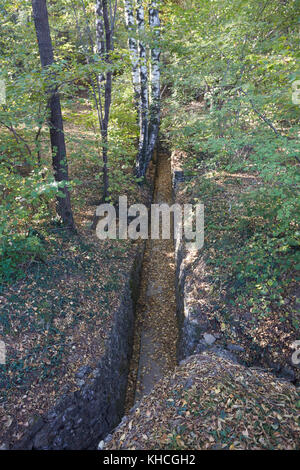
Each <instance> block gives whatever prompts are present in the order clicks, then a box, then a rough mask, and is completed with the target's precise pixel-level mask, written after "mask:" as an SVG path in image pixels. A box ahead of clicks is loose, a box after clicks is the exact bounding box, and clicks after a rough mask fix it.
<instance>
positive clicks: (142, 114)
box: [136, 0, 149, 177]
mask: <svg viewBox="0 0 300 470" xmlns="http://www.w3.org/2000/svg"><path fill="white" fill-rule="evenodd" d="M136 16H137V28H138V46H139V62H140V83H141V98H140V110H139V119H140V139H139V153H138V158H137V176H138V177H141V176H144V167H145V160H146V157H147V151H148V129H149V122H148V114H149V113H148V110H149V96H148V69H147V57H146V45H145V14H144V6H143V1H142V0H137V8H136Z"/></svg>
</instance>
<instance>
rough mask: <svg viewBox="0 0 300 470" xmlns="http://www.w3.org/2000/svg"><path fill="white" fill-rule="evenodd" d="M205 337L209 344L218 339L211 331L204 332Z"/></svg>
mask: <svg viewBox="0 0 300 470" xmlns="http://www.w3.org/2000/svg"><path fill="white" fill-rule="evenodd" d="M203 338H204V341H205V342H206V343H207V344H208V345H209V346H211V345H212V344H214V342H215V341H216V337H215V336H214V335H211V334H210V333H204V335H203Z"/></svg>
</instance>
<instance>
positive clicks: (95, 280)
mask: <svg viewBox="0 0 300 470" xmlns="http://www.w3.org/2000/svg"><path fill="white" fill-rule="evenodd" d="M74 110H76V111H74ZM74 113H75V117H74ZM88 113H89V106H88V105H87V104H86V105H84V106H83V105H82V104H80V103H76V102H75V103H74V104H73V108H72V109H66V110H65V116H66V118H67V119H66V124H65V131H66V135H68V137H69V139H70V144H69V146H68V149H67V150H68V151H69V152H73V153H76V150H77V149H76V144H75V145H74V140H72V138H73V137H74V138H75V139H76V138H77V139H78V138H79V137H80V139H81V140H84V139H86V141H87V142H89V141H90V139H91V137H92V136H91V131H90V130H89V129H86V127H85V126H84V122H85V119H84V116H85V115H87V118H86V119H88ZM68 114H72V119H71V122H68ZM76 116H77V118H78V119H77V120H76ZM75 142H76V140H75ZM78 145H79V144H78ZM81 151H82V150H81ZM96 171H98V167H97V165H94V164H93V161H91V160H89V159H84V157H83V156H82V157H81V158H77V159H75V158H74V159H72V162H71V164H70V175H71V178H72V180H73V181H74V180H75V181H78V183H77V185H76V187H75V188H74V191H73V192H72V202H73V209H74V218H75V222H76V226H77V229H78V234H77V235H74V236H73V235H68V234H66V232H65V231H64V230H62V229H61V228H60V226H59V225H57V226H56V225H55V224H52V225H50V226H49V224H48V223H45V224H44V225H40V226H39V232H37V233H38V236H39V237H40V239H41V243H42V245H43V249H44V252H45V253H47V256H45V257H44V258H43V257H41V258H39V257H37V258H33V259H31V260H30V261H29V262H27V263H26V262H25V263H24V264H23V266H22V267H21V271H22V274H23V278H22V279H20V280H19V281H18V282H13V283H11V284H9V285H7V286H6V288H5V290H4V291H3V292H2V293H1V296H0V301H1V317H0V339H3V340H4V341H5V344H6V349H7V357H8V358H9V360H8V361H7V364H6V365H0V388H1V402H0V443H1V444H3V443H8V442H9V443H10V444H11V443H13V442H14V441H15V440H18V439H20V438H21V436H22V434H23V433H24V431H25V430H26V428H28V426H30V425H32V424H34V422H35V420H36V419H37V417H38V416H39V415H40V414H43V413H45V412H46V411H47V410H49V408H51V406H53V405H54V403H55V402H56V401H57V399H58V398H59V397H60V396H61V395H64V394H67V393H70V392H73V391H75V390H77V389H78V388H80V386H81V384H82V379H83V378H84V379H86V378H88V377H89V375H91V374H92V373H93V367H96V364H97V363H98V362H99V359H100V358H101V356H102V355H103V353H104V349H105V348H104V346H105V340H106V338H107V337H108V335H109V332H110V329H111V326H112V318H113V316H114V312H115V311H116V310H117V309H118V307H119V304H120V299H121V293H122V287H123V285H124V280H125V279H127V278H128V274H129V272H130V269H131V266H132V262H133V260H134V256H135V253H136V244H135V243H132V241H131V240H122V241H121V240H106V241H100V240H99V239H98V238H97V237H96V234H95V232H94V231H92V230H91V229H90V226H91V223H92V220H93V216H94V212H95V209H96V206H97V204H98V203H99V199H100V198H99V193H100V190H101V188H100V187H99V181H97V180H95V178H94V175H95V172H96ZM126 194H127V196H128V201H129V202H130V201H131V202H130V204H132V203H133V202H134V198H136V202H141V201H142V202H147V200H148V189H147V187H146V189H145V188H144V189H143V190H142V189H139V188H138V187H136V188H135V191H134V192H133V191H130V190H128V188H127V191H126ZM136 243H138V242H136Z"/></svg>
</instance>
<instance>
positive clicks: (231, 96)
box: [163, 1, 300, 313]
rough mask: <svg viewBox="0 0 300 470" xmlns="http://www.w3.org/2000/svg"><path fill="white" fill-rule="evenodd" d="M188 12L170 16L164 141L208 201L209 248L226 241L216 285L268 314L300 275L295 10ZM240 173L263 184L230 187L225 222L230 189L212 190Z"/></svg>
mask: <svg viewBox="0 0 300 470" xmlns="http://www.w3.org/2000/svg"><path fill="white" fill-rule="evenodd" d="M191 3H192V5H190V7H187V6H182V7H181V6H178V5H177V6H175V5H174V2H171V1H170V2H169V3H168V5H167V6H166V7H165V10H164V11H165V20H166V28H165V29H166V35H165V48H166V50H167V51H168V52H166V56H167V57H168V64H167V67H166V70H165V71H164V77H165V84H166V85H167V86H168V87H169V89H171V90H172V93H171V95H170V96H169V97H168V98H167V100H166V109H167V110H168V113H167V116H166V118H165V119H164V121H163V133H164V137H165V139H166V140H167V141H168V142H169V144H170V145H171V147H172V148H173V149H181V150H184V151H185V152H186V154H187V159H186V165H185V175H186V178H187V179H188V180H189V182H188V183H187V188H188V189H189V190H190V191H191V195H192V197H194V198H195V199H198V200H199V199H201V200H204V202H205V206H206V224H207V226H206V236H207V239H209V240H211V239H214V238H216V239H218V234H220V232H221V234H222V236H221V237H220V240H219V242H218V243H217V242H216V246H215V249H216V252H215V251H214V255H213V257H212V258H210V259H209V262H210V263H212V264H214V267H215V276H216V279H217V280H218V282H219V283H221V284H223V285H225V284H226V285H227V286H228V287H229V288H230V292H231V294H232V296H238V298H240V299H242V298H243V299H244V300H245V299H246V300H247V302H248V305H249V307H250V308H251V309H253V310H252V311H253V312H257V313H258V312H260V313H261V312H267V311H268V309H269V308H270V304H271V303H277V304H278V305H281V303H282V302H283V293H284V290H285V289H286V287H287V286H288V285H289V283H290V282H291V281H292V280H293V279H294V278H295V274H294V271H295V269H296V266H297V265H298V266H299V243H300V239H299V235H300V232H299V225H298V224H299V215H300V208H299V176H300V175H299V164H297V158H298V159H299V151H298V149H299V138H298V134H297V133H298V126H297V119H298V118H299V106H297V105H295V104H293V103H292V89H291V83H292V81H293V80H295V79H296V78H297V77H298V73H299V72H298V69H297V58H298V56H299V52H298V48H297V41H298V32H297V31H298V26H297V19H296V15H295V8H296V4H297V3H298V2H296V1H289V2H275V1H271V2H264V3H261V2H254V1H250V2H249V1H247V2H246V1H234V2H232V1H230V2H229V1H228V2H227V1H225V2H224V1H222V2H221V1H214V2H207V1H204V2H191ZM236 173H239V174H241V175H242V176H243V175H244V176H245V177H246V178H250V180H251V176H252V178H253V179H254V178H255V180H256V181H257V182H256V184H254V185H253V184H249V189H247V190H246V191H245V190H240V191H239V190H238V184H239V183H238V178H234V184H235V185H236V186H237V188H236V189H237V192H238V195H237V196H236V200H235V201H234V202H232V207H231V206H230V213H228V207H226V208H224V207H222V209H221V210H219V208H218V207H217V206H216V204H217V203H216V201H217V198H218V192H221V193H222V192H223V191H224V190H225V189H223V187H222V185H219V184H218V183H217V182H216V181H218V178H220V175H222V174H227V175H228V174H232V175H233V177H234V176H235V174H236ZM242 176H241V177H242ZM227 180H228V178H227ZM227 182H228V181H227ZM224 183H226V179H224ZM210 200H214V201H215V202H214V205H211V204H210V203H209V201H210ZM228 214H230V215H228ZM229 218H230V224H229V223H228V219H229ZM237 246H238V250H237Z"/></svg>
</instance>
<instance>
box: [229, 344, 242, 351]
mask: <svg viewBox="0 0 300 470" xmlns="http://www.w3.org/2000/svg"><path fill="white" fill-rule="evenodd" d="M227 349H229V351H235V352H243V351H245V348H243V346H239V345H238V344H233V343H228V344H227Z"/></svg>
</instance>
